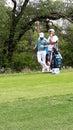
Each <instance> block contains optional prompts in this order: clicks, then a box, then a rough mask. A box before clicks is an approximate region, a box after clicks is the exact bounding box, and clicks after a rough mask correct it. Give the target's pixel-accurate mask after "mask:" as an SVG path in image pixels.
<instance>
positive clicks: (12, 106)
mask: <svg viewBox="0 0 73 130" xmlns="http://www.w3.org/2000/svg"><path fill="white" fill-rule="evenodd" d="M0 130H73V70H72V71H63V72H61V74H59V75H53V74H48V73H43V74H42V73H37V72H36V73H35V72H32V73H24V74H7V75H6V74H4V75H0Z"/></svg>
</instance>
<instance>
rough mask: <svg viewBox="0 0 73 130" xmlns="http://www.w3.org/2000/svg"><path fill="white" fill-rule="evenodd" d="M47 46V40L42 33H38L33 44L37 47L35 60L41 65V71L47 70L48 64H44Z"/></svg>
mask: <svg viewBox="0 0 73 130" xmlns="http://www.w3.org/2000/svg"><path fill="white" fill-rule="evenodd" d="M46 46H47V40H46V38H45V37H44V33H43V32H41V33H39V38H38V40H37V43H36V45H35V47H34V48H33V49H35V48H37V50H38V51H37V60H38V62H39V63H40V64H41V66H42V72H45V70H47V71H49V69H48V66H47V65H46V50H45V48H46Z"/></svg>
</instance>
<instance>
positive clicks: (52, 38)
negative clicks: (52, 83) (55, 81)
mask: <svg viewBox="0 0 73 130" xmlns="http://www.w3.org/2000/svg"><path fill="white" fill-rule="evenodd" d="M49 33H50V35H49V37H48V40H47V43H48V55H47V65H48V66H49V70H50V65H51V60H52V51H53V48H55V49H56V50H57V51H58V37H57V36H56V35H55V30H54V29H49Z"/></svg>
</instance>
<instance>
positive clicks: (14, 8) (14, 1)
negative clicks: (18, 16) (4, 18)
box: [12, 0, 17, 12]
mask: <svg viewBox="0 0 73 130" xmlns="http://www.w3.org/2000/svg"><path fill="white" fill-rule="evenodd" d="M12 2H13V3H14V7H13V10H12V11H13V12H15V11H16V4H17V3H16V0H12Z"/></svg>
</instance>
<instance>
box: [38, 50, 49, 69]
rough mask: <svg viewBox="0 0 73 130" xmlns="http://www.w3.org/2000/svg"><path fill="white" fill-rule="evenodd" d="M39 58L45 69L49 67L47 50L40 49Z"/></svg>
mask: <svg viewBox="0 0 73 130" xmlns="http://www.w3.org/2000/svg"><path fill="white" fill-rule="evenodd" d="M37 60H38V62H39V63H40V64H41V66H42V69H43V70H45V69H47V65H46V51H38V52H37Z"/></svg>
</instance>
